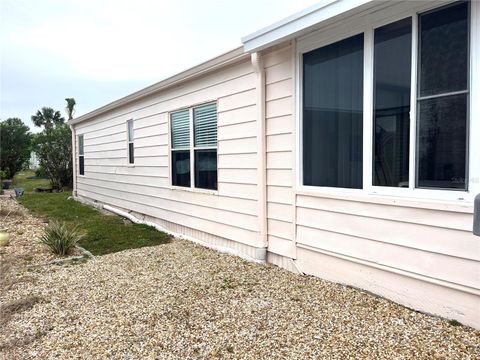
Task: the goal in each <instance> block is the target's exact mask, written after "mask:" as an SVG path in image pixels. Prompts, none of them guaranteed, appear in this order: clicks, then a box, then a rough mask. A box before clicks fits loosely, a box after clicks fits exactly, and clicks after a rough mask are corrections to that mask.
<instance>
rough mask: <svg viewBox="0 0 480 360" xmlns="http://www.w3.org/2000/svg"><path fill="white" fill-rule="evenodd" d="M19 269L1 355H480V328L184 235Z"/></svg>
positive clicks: (1, 329) (1, 334)
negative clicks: (15, 307)
mask: <svg viewBox="0 0 480 360" xmlns="http://www.w3.org/2000/svg"><path fill="white" fill-rule="evenodd" d="M24 274H25V276H26V277H27V280H26V281H25V282H23V283H19V284H17V285H16V286H15V287H14V288H13V289H12V290H10V291H9V292H7V293H6V294H4V295H3V296H2V297H1V298H0V304H8V303H10V302H12V301H14V300H18V299H22V298H28V297H32V296H33V297H34V298H35V299H36V301H35V302H34V304H33V305H32V306H33V307H30V308H26V309H20V310H19V311H18V312H17V313H15V314H14V315H13V317H12V318H11V319H10V320H9V321H8V322H7V323H6V324H4V326H0V359H30V358H36V359H51V358H55V359H100V358H101V359H105V358H115V359H144V358H147V359H194V358H195V359H196V358H202V359H205V358H207V359H211V358H231V359H310V358H328V359H345V358H361V359H366V358H369V359H378V358H383V359H392V358H393V359H407V358H408V359H411V358H424V359H436V358H442V359H443V358H447V359H478V358H480V331H476V330H473V329H470V328H467V327H463V326H452V325H449V323H448V322H447V321H446V320H442V319H438V318H435V317H431V316H428V315H424V314H421V313H418V312H415V311H412V310H409V309H406V308H404V307H402V306H399V305H396V304H394V303H392V302H390V301H388V300H385V299H381V298H378V297H375V296H373V295H370V294H368V293H365V292H362V291H359V290H355V289H352V288H348V287H346V286H342V285H338V284H333V283H330V282H327V281H323V280H320V279H317V278H313V277H307V276H299V275H295V274H292V273H289V272H287V271H284V270H282V269H279V268H277V267H274V266H270V265H257V264H252V263H248V262H246V261H244V260H242V259H239V258H237V257H234V256H230V255H225V254H220V253H217V252H215V251H212V250H209V249H206V248H203V247H200V246H197V245H194V244H191V243H189V242H186V241H180V240H175V241H173V242H172V243H169V244H166V245H160V246H156V247H147V248H141V249H136V250H128V251H124V252H120V253H115V254H110V255H105V256H102V257H96V258H95V259H93V260H89V261H87V262H85V263H81V264H76V265H73V264H71V265H62V266H58V265H48V266H42V267H35V268H30V271H26V270H25V271H24ZM2 356H3V358H2Z"/></svg>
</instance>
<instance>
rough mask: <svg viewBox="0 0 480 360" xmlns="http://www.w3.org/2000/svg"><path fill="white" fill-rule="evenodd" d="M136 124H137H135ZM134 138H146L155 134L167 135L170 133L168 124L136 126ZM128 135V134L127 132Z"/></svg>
mask: <svg viewBox="0 0 480 360" xmlns="http://www.w3.org/2000/svg"><path fill="white" fill-rule="evenodd" d="M135 125H136V124H135ZM133 133H134V139H135V140H136V139H139V138H144V137H148V136H154V135H166V134H167V133H168V129H167V124H157V125H151V126H146V127H142V128H137V127H136V126H135V127H134V132H133ZM125 136H126V134H125Z"/></svg>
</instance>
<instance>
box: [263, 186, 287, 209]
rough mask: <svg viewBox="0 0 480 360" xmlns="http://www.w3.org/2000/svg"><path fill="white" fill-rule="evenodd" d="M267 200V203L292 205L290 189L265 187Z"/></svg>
mask: <svg viewBox="0 0 480 360" xmlns="http://www.w3.org/2000/svg"><path fill="white" fill-rule="evenodd" d="M267 200H268V201H269V202H274V203H279V204H287V205H292V202H293V196H292V189H291V188H288V187H280V186H271V185H269V186H267Z"/></svg>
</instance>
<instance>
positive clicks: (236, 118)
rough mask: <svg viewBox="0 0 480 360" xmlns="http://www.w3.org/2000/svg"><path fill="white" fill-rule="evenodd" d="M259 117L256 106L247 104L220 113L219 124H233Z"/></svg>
mask: <svg viewBox="0 0 480 360" xmlns="http://www.w3.org/2000/svg"><path fill="white" fill-rule="evenodd" d="M256 118H257V108H256V106H245V107H242V108H238V109H232V110H228V111H224V112H219V113H218V119H217V122H218V126H224V125H232V124H238V123H243V122H247V121H253V120H255V119H256Z"/></svg>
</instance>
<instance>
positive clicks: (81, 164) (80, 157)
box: [78, 135, 85, 175]
mask: <svg viewBox="0 0 480 360" xmlns="http://www.w3.org/2000/svg"><path fill="white" fill-rule="evenodd" d="M84 157H85V155H84V152H83V135H78V173H79V175H85V158H84Z"/></svg>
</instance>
